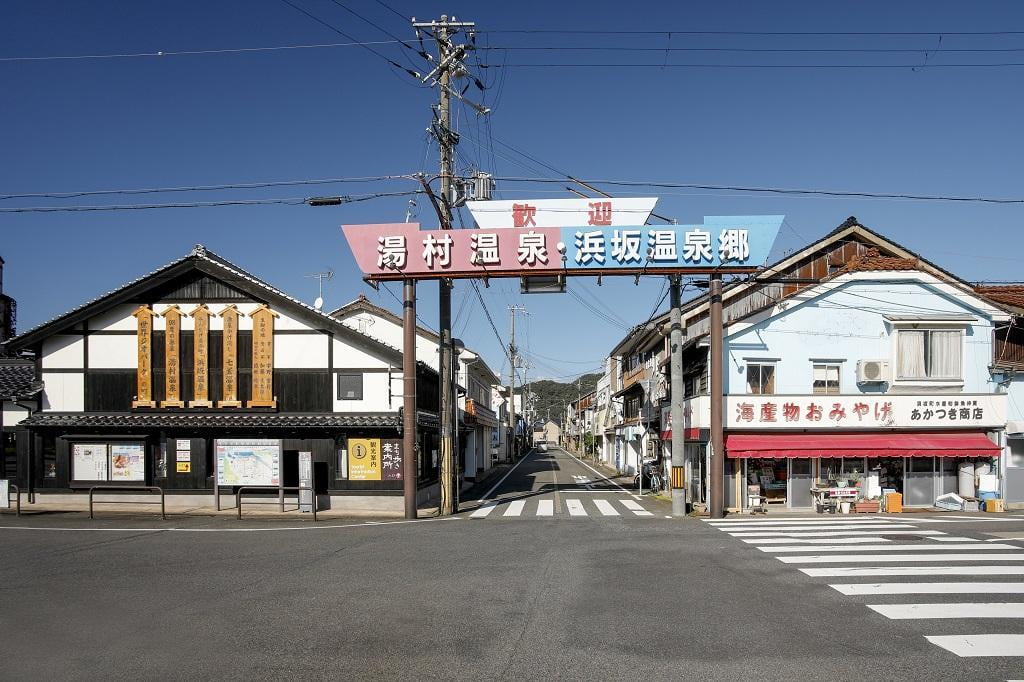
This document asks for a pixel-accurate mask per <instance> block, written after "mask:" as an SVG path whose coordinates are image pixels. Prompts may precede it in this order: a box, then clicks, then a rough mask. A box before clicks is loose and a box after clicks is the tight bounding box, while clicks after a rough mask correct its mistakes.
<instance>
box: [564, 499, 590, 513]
mask: <svg viewBox="0 0 1024 682" xmlns="http://www.w3.org/2000/svg"><path fill="white" fill-rule="evenodd" d="M565 506H566V507H568V508H569V516H586V515H587V510H586V509H584V508H583V503H582V502H580V501H579V500H576V499H567V500H566V501H565Z"/></svg>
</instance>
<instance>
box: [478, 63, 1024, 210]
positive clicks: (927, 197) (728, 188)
mask: <svg viewBox="0 0 1024 682" xmlns="http://www.w3.org/2000/svg"><path fill="white" fill-rule="evenodd" d="M1021 65H1022V66H1024V64H1021ZM494 179H495V180H501V181H503V182H537V183H553V182H558V183H561V182H564V180H557V179H551V178H522V177H495V178H494ZM583 182H586V183H587V184H591V185H614V186H617V187H649V188H665V189H704V190H715V191H725V192H752V193H758V192H760V193H767V194H793V195H812V196H829V197H860V198H869V199H908V200H915V201H954V202H969V203H984V204H1024V198H1014V197H1008V198H1004V197H980V196H955V195H941V194H909V193H906V194H905V193H889V192H850V191H839V190H825V189H799V188H792V187H747V186H739V185H708V184H699V183H684V182H663V181H641V180H596V179H595V180H590V179H587V180H583Z"/></svg>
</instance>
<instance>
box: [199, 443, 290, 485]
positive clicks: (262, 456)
mask: <svg viewBox="0 0 1024 682" xmlns="http://www.w3.org/2000/svg"><path fill="white" fill-rule="evenodd" d="M214 450H215V452H216V456H217V457H216V459H217V485H223V486H240V485H255V486H268V487H269V486H275V487H276V486H279V485H281V441H279V440H276V439H267V438H253V439H247V438H219V439H217V440H216V441H215V446H214Z"/></svg>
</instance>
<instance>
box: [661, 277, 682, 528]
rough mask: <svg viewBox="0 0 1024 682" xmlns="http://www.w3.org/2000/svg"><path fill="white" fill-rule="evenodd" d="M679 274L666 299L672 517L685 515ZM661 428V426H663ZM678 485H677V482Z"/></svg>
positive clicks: (670, 283) (672, 280)
mask: <svg viewBox="0 0 1024 682" xmlns="http://www.w3.org/2000/svg"><path fill="white" fill-rule="evenodd" d="M679 279H680V278H679V275H671V276H670V278H669V286H670V288H669V299H670V302H671V304H672V318H671V320H672V326H671V328H670V331H669V339H668V341H669V372H670V375H671V376H670V379H669V381H670V383H669V386H670V391H671V393H672V404H671V410H672V465H671V466H672V471H671V473H670V475H669V485H668V489H669V490H671V491H672V493H671V494H672V516H686V489H685V488H684V487H683V486H684V485H685V484H686V481H685V480H683V475H682V474H683V472H684V471H685V470H686V441H685V438H686V429H685V426H686V424H684V423H683V421H684V418H683V398H684V395H683V393H684V389H683V312H682V291H681V286H680V283H679ZM662 428H664V425H663V426H662ZM677 483H678V484H679V487H676V484H677Z"/></svg>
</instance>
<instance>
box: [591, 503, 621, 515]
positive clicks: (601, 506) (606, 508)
mask: <svg viewBox="0 0 1024 682" xmlns="http://www.w3.org/2000/svg"><path fill="white" fill-rule="evenodd" d="M594 506H595V507H597V510H598V511H599V512H601V514H602V515H604V516H618V515H619V512H618V511H616V509H615V507H613V506H612V503H611V502H609V501H608V500H594Z"/></svg>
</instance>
